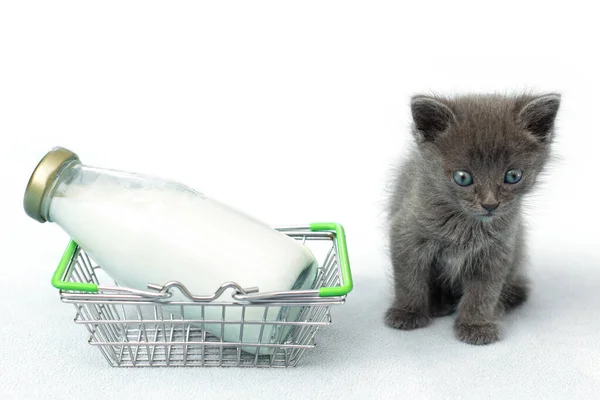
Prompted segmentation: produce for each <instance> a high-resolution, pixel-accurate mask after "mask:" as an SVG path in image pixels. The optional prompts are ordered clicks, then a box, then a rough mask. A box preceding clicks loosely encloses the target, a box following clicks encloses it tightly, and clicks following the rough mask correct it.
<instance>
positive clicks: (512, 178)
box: [504, 169, 523, 185]
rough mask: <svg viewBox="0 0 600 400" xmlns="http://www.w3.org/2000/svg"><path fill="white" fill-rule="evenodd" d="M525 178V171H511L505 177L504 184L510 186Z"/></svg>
mask: <svg viewBox="0 0 600 400" xmlns="http://www.w3.org/2000/svg"><path fill="white" fill-rule="evenodd" d="M522 177H523V171H521V170H520V169H511V170H510V171H508V172H507V173H506V175H504V182H505V183H508V184H511V185H512V184H515V183H517V182H519V181H520V180H521V178H522Z"/></svg>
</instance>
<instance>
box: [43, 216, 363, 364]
mask: <svg viewBox="0 0 600 400" xmlns="http://www.w3.org/2000/svg"><path fill="white" fill-rule="evenodd" d="M276 229H277V230H279V231H281V232H283V233H285V234H287V235H288V236H290V237H292V238H294V239H296V240H299V241H301V242H302V243H303V244H305V245H306V246H307V247H309V248H310V249H311V251H312V252H313V254H314V255H315V257H316V258H317V260H318V262H319V265H318V271H317V273H316V278H315V280H314V284H313V286H312V287H311V288H309V289H303V290H290V291H281V292H268V293H261V292H260V288H242V287H240V286H239V285H238V284H237V283H235V282H233V281H232V282H224V283H223V285H222V286H221V287H219V288H217V290H216V291H215V292H214V293H212V294H208V295H206V294H204V295H198V294H192V293H190V292H189V291H188V289H187V288H186V287H185V282H177V281H171V282H164V283H163V282H160V283H162V285H157V284H156V283H157V282H149V283H148V290H136V289H131V288H126V287H120V286H118V285H117V284H116V283H115V282H114V281H113V280H112V279H110V278H109V277H108V275H106V273H104V271H102V267H101V266H99V265H97V264H96V263H95V262H94V261H93V260H92V259H91V257H90V256H89V255H88V254H86V253H85V252H84V251H83V249H81V248H80V247H79V246H78V245H77V244H76V243H75V242H74V241H71V242H70V243H69V245H68V247H67V249H66V251H65V253H64V255H63V257H62V259H61V261H60V263H59V265H58V268H57V269H56V272H55V273H54V276H53V278H52V284H53V285H54V286H55V287H56V288H58V289H59V293H60V297H61V300H62V301H63V302H65V303H72V304H73V305H74V306H75V309H76V310H77V311H76V315H75V322H76V323H77V324H81V325H84V326H85V327H86V328H87V330H88V332H89V340H88V342H89V344H90V345H92V346H95V347H97V348H98V349H99V350H100V352H101V353H102V354H103V355H104V357H105V358H106V360H107V361H108V363H109V364H110V365H111V366H115V367H116V366H118V367H155V366H156V367H157V366H202V367H213V366H218V367H293V366H296V364H297V363H298V361H299V360H300V358H301V357H302V355H303V354H304V352H305V351H306V349H310V348H313V347H314V346H315V334H316V332H317V330H318V329H319V328H320V327H322V326H327V325H329V324H330V323H331V316H330V308H331V306H332V305H341V304H343V303H344V302H345V300H346V296H347V294H348V293H349V292H350V291H351V290H352V287H353V283H352V274H351V271H350V264H349V261H348V251H347V247H346V239H345V234H344V229H343V227H342V226H341V225H340V224H336V223H315V224H311V225H310V226H304V227H282V228H276ZM226 290H232V291H233V292H232V296H231V299H232V300H230V301H228V302H223V301H220V300H219V297H220V296H221V294H222V293H223V292H225V291H226ZM174 291H179V294H180V296H179V297H180V298H183V301H182V300H179V301H173V299H172V297H173V294H174V293H175V292H174ZM253 307H260V309H261V314H260V315H262V317H261V318H253V319H251V318H248V317H246V315H247V314H252V315H255V316H256V315H257V313H256V312H253V313H251V312H249V310H250V309H251V308H253ZM273 308H276V309H277V310H278V316H279V317H278V318H277V319H269V318H267V315H268V314H269V310H272V309H273ZM263 310H264V313H262V311H263ZM191 314H193V315H194V316H195V318H190V317H189V315H191ZM215 315H217V316H218V317H215ZM232 315H234V316H235V317H234V318H232V317H231V316H232ZM198 316H200V318H198ZM209 316H210V317H209ZM209 326H210V327H211V328H212V329H203V328H205V327H209ZM215 327H216V329H215ZM233 328H235V329H237V330H236V331H235V332H236V340H233V341H232V340H227V341H224V340H223V333H224V332H225V331H226V330H227V329H233ZM219 330H220V332H219ZM238 331H239V336H237V332H238ZM250 331H252V332H254V335H255V336H253V337H256V335H257V334H258V338H257V339H251V340H248V338H247V336H249V335H248V333H249V332H250ZM244 332H246V335H245V334H244ZM219 333H221V334H219Z"/></svg>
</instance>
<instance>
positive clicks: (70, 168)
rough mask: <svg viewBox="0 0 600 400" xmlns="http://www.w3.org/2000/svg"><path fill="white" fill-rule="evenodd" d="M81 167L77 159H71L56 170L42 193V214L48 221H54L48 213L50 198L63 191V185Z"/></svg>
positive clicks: (76, 173) (67, 182) (66, 183)
mask: <svg viewBox="0 0 600 400" xmlns="http://www.w3.org/2000/svg"><path fill="white" fill-rule="evenodd" d="M81 167H82V164H81V162H80V161H79V160H71V161H68V162H66V163H64V164H63V165H62V166H61V167H60V169H59V170H58V171H57V173H56V175H55V176H54V179H53V180H52V182H51V183H50V185H49V187H48V189H47V190H46V192H45V193H44V198H43V199H42V209H41V212H42V216H43V217H44V218H45V219H46V220H47V221H48V222H54V221H53V220H52V219H51V215H50V205H51V203H52V199H54V197H55V196H57V195H58V196H60V195H61V193H63V192H64V187H65V186H66V185H68V184H69V182H70V181H71V180H72V179H73V177H74V176H76V175H78V173H79V171H80V170H81Z"/></svg>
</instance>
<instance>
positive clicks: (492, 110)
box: [385, 94, 561, 344]
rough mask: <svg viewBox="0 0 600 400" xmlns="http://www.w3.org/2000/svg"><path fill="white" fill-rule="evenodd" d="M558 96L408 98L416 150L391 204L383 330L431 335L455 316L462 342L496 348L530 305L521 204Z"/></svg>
mask: <svg viewBox="0 0 600 400" xmlns="http://www.w3.org/2000/svg"><path fill="white" fill-rule="evenodd" d="M560 100H561V98H560V95H558V94H544V95H537V96H534V95H520V96H501V95H463V96H458V97H455V98H444V97H437V96H423V95H419V96H414V97H413V98H412V100H411V111H412V119H413V124H412V125H413V128H412V131H413V135H414V138H415V139H416V140H415V141H416V146H415V148H414V150H413V152H412V154H411V155H410V157H409V158H408V160H407V161H406V162H404V163H403V164H402V165H401V168H400V170H399V174H398V177H397V179H396V181H395V184H396V186H395V188H394V193H393V196H392V198H391V204H390V208H389V212H390V221H391V226H390V245H391V246H390V248H391V259H392V264H393V273H394V289H395V290H394V291H395V298H394V300H393V303H392V305H391V307H390V308H389V309H388V310H387V312H386V314H385V322H386V324H387V325H388V326H390V327H393V328H396V329H404V330H409V329H415V328H421V327H424V326H426V325H428V324H429V323H430V322H431V318H432V317H438V316H444V315H449V314H452V313H454V312H455V311H457V316H456V320H455V323H454V330H455V333H456V336H457V337H458V339H459V340H461V341H463V342H466V343H470V344H488V343H492V342H495V341H497V340H498V339H499V333H500V331H499V325H498V320H499V319H500V317H501V316H502V314H503V313H504V312H505V311H508V310H510V309H512V308H514V307H516V306H519V305H520V304H522V303H523V302H525V300H526V299H527V296H528V293H529V280H528V278H527V277H526V275H525V272H524V269H523V263H524V253H525V238H524V228H523V221H522V215H521V214H522V211H521V209H522V202H523V197H524V195H526V194H528V193H529V192H530V191H531V190H532V189H533V188H534V187H535V185H536V180H537V177H538V175H539V174H540V172H541V171H542V170H543V169H544V167H545V165H546V163H547V161H548V159H549V156H550V147H551V144H552V141H553V136H554V121H555V118H556V114H557V112H558V109H559V105H560Z"/></svg>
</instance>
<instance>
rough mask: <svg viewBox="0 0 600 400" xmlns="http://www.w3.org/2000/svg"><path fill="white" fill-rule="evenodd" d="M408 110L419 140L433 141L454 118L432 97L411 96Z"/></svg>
mask: <svg viewBox="0 0 600 400" xmlns="http://www.w3.org/2000/svg"><path fill="white" fill-rule="evenodd" d="M410 108H411V112H412V118H413V122H414V128H415V131H416V132H415V135H416V136H417V139H419V140H424V141H430V142H432V141H434V140H435V138H436V137H437V136H438V135H439V134H441V133H443V132H444V131H445V130H446V129H448V127H449V126H450V124H451V123H452V121H454V120H455V118H456V117H455V116H454V113H453V112H452V110H450V108H448V106H446V105H445V104H443V103H441V102H440V101H438V100H436V99H434V98H432V97H427V96H422V95H418V96H413V97H412V99H411V102H410Z"/></svg>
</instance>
